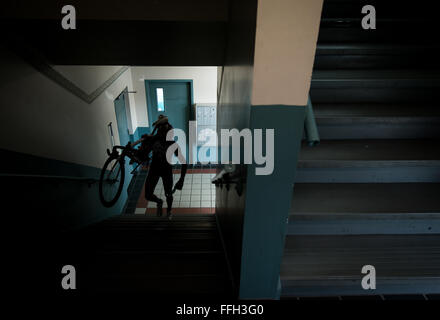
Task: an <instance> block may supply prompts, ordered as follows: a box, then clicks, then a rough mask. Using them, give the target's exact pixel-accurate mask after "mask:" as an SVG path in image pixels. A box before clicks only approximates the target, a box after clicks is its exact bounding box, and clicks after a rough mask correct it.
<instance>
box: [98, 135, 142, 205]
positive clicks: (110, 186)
mask: <svg viewBox="0 0 440 320" xmlns="http://www.w3.org/2000/svg"><path fill="white" fill-rule="evenodd" d="M119 150H120V151H121V152H119ZM136 151H137V150H136V149H134V148H132V147H131V146H130V144H127V145H126V146H125V147H124V146H114V147H113V149H112V151H111V152H110V150H109V149H107V154H108V158H107V160H106V161H105V163H104V166H103V167H102V170H101V175H100V178H99V198H100V200H101V203H102V204H103V205H104V207H107V208H110V207H112V206H113V205H114V204H115V203H116V202H117V201H118V199H119V197H120V196H121V192H122V188H123V187H124V180H125V157H128V158H129V159H130V164H133V163H137V165H136V167H135V168H134V169H133V170H132V171H131V172H130V174H134V173H135V172H136V170H137V168H138V167H139V166H140V165H141V164H145V165H146V164H148V162H149V160H150V159H149V157H147V158H146V159H139V158H138V154H137V153H136Z"/></svg>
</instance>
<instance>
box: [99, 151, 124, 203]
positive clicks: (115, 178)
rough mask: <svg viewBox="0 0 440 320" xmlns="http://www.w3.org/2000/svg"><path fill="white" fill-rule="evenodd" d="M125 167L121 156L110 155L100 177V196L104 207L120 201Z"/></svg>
mask: <svg viewBox="0 0 440 320" xmlns="http://www.w3.org/2000/svg"><path fill="white" fill-rule="evenodd" d="M124 178H125V167H124V162H123V161H122V159H120V158H115V157H109V158H108V159H107V160H106V161H105V163H104V167H103V168H102V170H101V177H100V178H99V198H100V199H101V203H102V204H103V205H104V207H107V208H109V207H111V206H113V205H114V204H115V203H116V201H118V199H119V196H120V195H121V192H122V187H123V186H124Z"/></svg>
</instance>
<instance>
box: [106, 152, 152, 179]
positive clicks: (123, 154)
mask: <svg viewBox="0 0 440 320" xmlns="http://www.w3.org/2000/svg"><path fill="white" fill-rule="evenodd" d="M119 149H120V150H121V153H119V152H118V150H119ZM132 150H134V149H133V148H127V147H124V146H114V147H113V149H112V151H111V152H110V150H109V149H107V154H108V155H109V156H114V157H116V158H120V159H121V160H122V164H125V157H128V158H129V159H130V162H131V161H132V162H135V163H137V165H136V167H135V168H134V169H133V170H132V171H131V172H130V174H134V173H135V172H136V170H137V168H139V166H140V165H141V164H142V163H147V162H148V160H147V161H144V162H140V161H138V159H137V158H136V157H135V155H134V154H133V152H132Z"/></svg>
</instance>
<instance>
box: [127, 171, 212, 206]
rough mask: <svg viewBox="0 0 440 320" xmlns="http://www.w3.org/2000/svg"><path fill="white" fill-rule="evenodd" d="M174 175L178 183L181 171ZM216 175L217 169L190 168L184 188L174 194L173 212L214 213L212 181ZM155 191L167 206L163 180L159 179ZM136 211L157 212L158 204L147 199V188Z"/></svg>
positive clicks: (142, 193)
mask: <svg viewBox="0 0 440 320" xmlns="http://www.w3.org/2000/svg"><path fill="white" fill-rule="evenodd" d="M173 176H174V177H173V178H174V183H176V182H177V181H178V180H179V178H180V173H177V172H176V173H174V175H173ZM214 176H215V169H199V170H194V169H190V170H188V172H187V174H186V176H185V183H184V185H183V189H182V190H181V191H179V190H176V192H175V193H174V194H173V197H174V200H173V213H214V212H215V211H214V210H215V186H214V185H213V184H212V183H211V179H212V178H213V177H214ZM144 188H145V186H144ZM154 193H155V194H156V195H157V196H158V197H159V198H161V199H162V200H163V201H164V203H163V208H166V207H167V205H166V197H165V192H164V190H163V183H162V180H159V183H158V184H157V186H156V190H155V192H154ZM135 213H136V214H155V213H156V204H155V203H153V202H148V201H147V200H146V199H145V189H143V190H142V192H141V194H140V197H139V200H138V203H137V206H136V210H135ZM164 213H165V209H164Z"/></svg>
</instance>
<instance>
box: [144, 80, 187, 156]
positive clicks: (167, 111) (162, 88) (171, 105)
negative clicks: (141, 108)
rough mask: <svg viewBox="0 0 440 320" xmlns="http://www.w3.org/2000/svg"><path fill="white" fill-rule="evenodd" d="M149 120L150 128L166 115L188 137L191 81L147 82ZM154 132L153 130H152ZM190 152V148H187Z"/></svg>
mask: <svg viewBox="0 0 440 320" xmlns="http://www.w3.org/2000/svg"><path fill="white" fill-rule="evenodd" d="M145 92H146V93H147V103H148V119H149V123H150V126H151V125H152V124H153V122H154V121H156V120H157V118H158V116H159V115H160V114H163V115H166V116H167V117H168V120H169V122H170V123H171V125H172V126H173V127H174V128H179V129H181V130H183V131H184V132H185V133H186V135H187V136H188V121H189V117H190V110H191V103H192V97H191V95H192V81H191V80H174V81H168V80H161V81H160V80H159V81H158V80H146V81H145ZM151 129H152V130H153V128H151ZM186 149H187V152H188V146H187V148H186Z"/></svg>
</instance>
